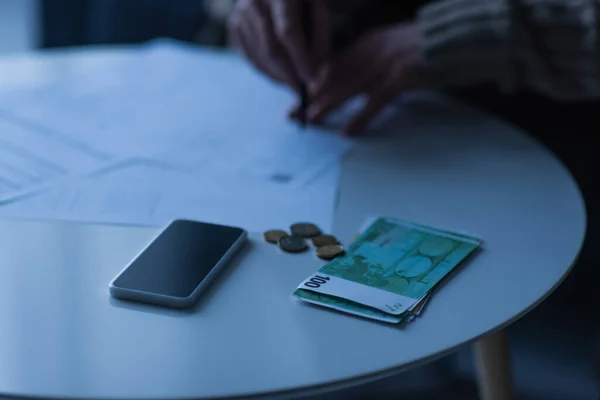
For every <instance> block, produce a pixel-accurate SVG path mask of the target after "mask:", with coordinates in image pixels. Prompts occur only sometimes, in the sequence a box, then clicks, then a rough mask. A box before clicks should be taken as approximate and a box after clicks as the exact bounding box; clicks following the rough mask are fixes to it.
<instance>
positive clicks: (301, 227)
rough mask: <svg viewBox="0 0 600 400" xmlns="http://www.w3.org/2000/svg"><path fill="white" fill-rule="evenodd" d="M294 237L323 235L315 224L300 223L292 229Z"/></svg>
mask: <svg viewBox="0 0 600 400" xmlns="http://www.w3.org/2000/svg"><path fill="white" fill-rule="evenodd" d="M290 229H291V231H292V235H296V236H302V237H306V238H309V237H313V236H317V235H320V234H321V230H320V229H319V227H318V226H316V225H315V224H311V223H308V222H298V223H296V224H294V225H292V226H291V227H290Z"/></svg>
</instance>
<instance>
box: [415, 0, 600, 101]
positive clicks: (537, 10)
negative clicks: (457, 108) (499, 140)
mask: <svg viewBox="0 0 600 400" xmlns="http://www.w3.org/2000/svg"><path fill="white" fill-rule="evenodd" d="M418 22H419V25H420V27H421V31H422V35H423V41H424V48H423V57H424V61H425V63H426V66H427V71H428V72H429V75H430V77H431V79H432V81H433V82H434V83H436V84H438V85H440V86H442V87H455V86H456V87H457V86H465V85H473V84H479V83H491V84H495V85H496V86H497V87H498V88H499V89H500V90H502V91H503V92H505V93H511V92H515V91H517V90H524V89H528V90H533V91H535V92H537V93H539V94H542V95H545V96H548V97H550V98H553V99H555V100H561V101H571V100H587V99H597V98H600V26H599V24H600V1H599V0H439V1H437V2H434V3H431V4H429V5H427V6H425V7H424V8H422V9H421V10H420V12H419V14H418Z"/></svg>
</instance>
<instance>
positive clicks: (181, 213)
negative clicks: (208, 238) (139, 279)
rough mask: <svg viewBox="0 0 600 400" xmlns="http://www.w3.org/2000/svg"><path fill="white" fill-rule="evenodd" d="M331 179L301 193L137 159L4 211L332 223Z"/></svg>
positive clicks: (115, 219) (253, 224)
mask: <svg viewBox="0 0 600 400" xmlns="http://www.w3.org/2000/svg"><path fill="white" fill-rule="evenodd" d="M337 173H338V171H337V169H335V168H334V169H331V170H330V171H329V174H337ZM329 179H337V177H335V176H332V177H327V176H321V177H320V179H318V180H315V182H314V183H313V184H312V185H311V186H310V187H307V188H305V190H304V191H302V192H301V193H299V192H297V191H296V190H292V191H287V192H286V191H282V190H281V186H280V185H278V184H271V185H269V184H263V185H256V184H252V185H246V186H239V185H235V186H232V185H229V184H227V183H225V184H223V183H222V182H219V181H213V180H210V179H202V178H198V177H195V176H194V175H192V174H185V173H182V172H181V171H178V170H175V169H172V168H171V167H170V166H168V165H165V164H162V163H158V162H155V161H152V160H132V161H128V162H123V163H119V164H117V165H115V166H112V167H110V168H106V169H105V170H103V171H101V172H99V173H97V174H94V175H93V176H91V177H89V178H86V179H83V180H76V181H73V182H70V183H69V184H67V185H62V186H59V187H56V188H53V189H51V190H48V191H45V192H43V193H41V194H38V195H35V196H32V197H30V198H26V199H23V200H21V201H19V202H17V203H13V204H8V205H6V206H4V207H0V216H10V217H21V218H35V219H54V220H68V221H83V222H98V223H114V224H133V225H147V226H164V225H165V224H166V223H168V222H169V221H171V220H172V219H176V218H188V219H195V220H200V221H204V222H212V223H217V224H226V225H234V226H240V227H242V228H245V229H247V230H249V231H253V232H261V231H265V230H268V229H276V228H280V229H287V228H288V227H289V225H291V224H292V223H295V222H298V221H311V222H314V223H316V224H318V225H319V226H320V227H321V228H322V229H324V230H329V229H331V225H332V211H331V210H332V209H333V207H334V202H335V194H336V188H335V187H332V186H331V185H329V183H328V182H329Z"/></svg>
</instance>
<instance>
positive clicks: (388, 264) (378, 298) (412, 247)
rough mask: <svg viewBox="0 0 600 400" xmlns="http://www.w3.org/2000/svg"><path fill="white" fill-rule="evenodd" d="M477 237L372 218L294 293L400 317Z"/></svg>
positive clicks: (363, 311)
mask: <svg viewBox="0 0 600 400" xmlns="http://www.w3.org/2000/svg"><path fill="white" fill-rule="evenodd" d="M480 245H481V241H480V240H479V239H477V238H475V237H472V236H469V235H463V234H458V233H453V232H449V231H445V230H440V229H436V228H432V227H427V226H424V225H419V224H415V223H411V222H407V221H402V220H398V219H394V218H388V217H380V218H376V219H375V220H374V221H373V222H372V223H371V224H370V225H369V226H368V227H367V228H366V229H365V230H364V231H363V232H362V233H361V235H360V236H359V237H358V238H357V239H356V240H355V241H354V242H353V243H352V244H351V245H350V246H349V247H348V250H347V252H346V254H345V255H344V256H342V257H338V258H336V259H334V260H333V261H331V262H329V263H327V264H326V265H324V266H323V267H322V268H320V269H319V270H318V271H317V272H316V273H315V274H313V275H311V276H309V277H308V278H307V279H306V280H304V281H303V282H302V283H301V284H300V285H299V286H298V288H297V289H296V291H295V292H294V296H296V297H298V298H299V299H301V300H303V301H306V302H309V303H314V304H318V305H321V306H325V307H329V308H334V309H337V310H341V311H345V312H348V313H351V314H357V315H361V316H365V317H369V318H374V319H378V320H382V321H386V322H394V323H397V322H401V321H402V320H403V319H404V317H405V316H406V315H408V313H410V311H411V310H412V309H413V308H415V307H416V305H417V304H418V303H419V301H420V300H421V299H422V298H423V297H424V296H426V295H427V294H428V293H429V292H430V291H431V290H432V289H433V288H434V287H435V286H436V285H437V284H438V283H439V282H440V281H441V280H442V279H443V278H444V277H445V276H446V275H448V273H450V272H451V271H452V270H453V269H454V268H455V267H456V266H457V265H459V264H460V263H461V261H463V260H464V259H465V258H466V257H467V256H469V255H470V254H471V253H473V252H474V251H475V250H476V249H477V248H478V247H479V246H480Z"/></svg>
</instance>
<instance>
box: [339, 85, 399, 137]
mask: <svg viewBox="0 0 600 400" xmlns="http://www.w3.org/2000/svg"><path fill="white" fill-rule="evenodd" d="M395 96H396V93H395V92H394V91H393V90H390V89H389V88H381V89H379V90H378V91H377V92H376V93H374V94H372V95H371V96H369V98H368V100H367V104H366V105H365V106H364V107H363V109H362V110H361V111H360V112H359V113H358V114H356V115H355V116H354V117H352V118H351V119H350V121H348V123H347V124H346V125H345V126H344V127H343V128H342V132H343V133H344V134H345V135H347V136H355V135H358V134H360V133H362V132H364V131H365V130H366V129H367V128H368V127H369V124H370V123H371V121H372V120H373V119H374V118H375V117H376V116H377V114H379V112H380V111H381V110H382V109H383V108H384V107H385V106H386V105H387V104H389V103H390V102H391V101H392V100H394V97H395Z"/></svg>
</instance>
